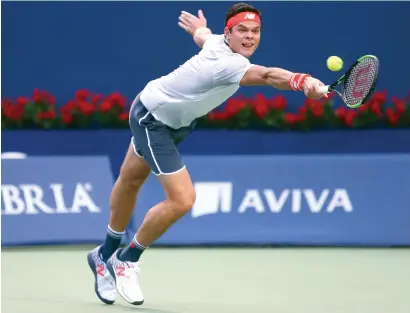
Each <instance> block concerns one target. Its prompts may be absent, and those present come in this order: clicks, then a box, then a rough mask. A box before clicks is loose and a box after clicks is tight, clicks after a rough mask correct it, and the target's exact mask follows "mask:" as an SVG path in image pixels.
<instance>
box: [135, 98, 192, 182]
mask: <svg viewBox="0 0 410 313" xmlns="http://www.w3.org/2000/svg"><path fill="white" fill-rule="evenodd" d="M129 122H130V128H131V131H132V134H133V137H132V139H131V141H132V144H133V146H134V151H135V153H136V154H137V155H138V156H139V157H141V158H144V159H145V160H146V161H147V163H148V165H149V166H150V168H151V171H152V172H153V173H154V174H155V175H170V174H174V173H177V172H179V171H181V170H182V169H184V168H185V165H184V163H183V161H182V159H181V156H180V154H179V151H178V148H177V146H178V144H180V143H181V142H182V141H183V140H184V139H185V138H186V137H187V136H188V135H189V133H190V132H191V131H192V130H193V129H194V127H195V125H196V121H194V122H192V123H191V125H189V126H188V127H183V128H179V129H173V128H171V127H169V126H167V125H165V124H163V123H162V122H160V121H157V120H156V119H155V118H154V117H153V116H152V114H151V113H150V112H148V110H147V109H146V108H145V106H144V105H143V103H142V102H141V101H140V99H139V96H137V97H136V98H135V100H134V102H133V103H132V106H131V109H130V121H129Z"/></svg>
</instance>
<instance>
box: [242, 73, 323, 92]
mask: <svg viewBox="0 0 410 313" xmlns="http://www.w3.org/2000/svg"><path fill="white" fill-rule="evenodd" d="M240 85H241V86H272V87H274V88H276V89H280V90H299V91H304V93H305V94H306V96H307V97H309V98H312V99H320V98H323V97H327V95H326V94H325V93H323V92H321V91H320V88H319V87H320V86H324V84H323V83H322V82H321V81H320V80H318V79H316V78H313V77H311V76H310V75H309V74H302V73H293V72H290V71H288V70H285V69H282V68H278V67H264V66H259V65H255V66H252V67H251V68H250V69H248V71H247V72H246V73H245V75H244V76H243V78H242V80H241V82H240Z"/></svg>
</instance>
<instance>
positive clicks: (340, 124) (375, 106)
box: [1, 89, 410, 130]
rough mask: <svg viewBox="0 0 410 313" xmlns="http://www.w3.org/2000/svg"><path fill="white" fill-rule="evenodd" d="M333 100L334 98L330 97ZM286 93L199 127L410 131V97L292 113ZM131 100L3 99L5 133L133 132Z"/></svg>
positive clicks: (251, 101) (221, 112) (236, 101)
mask: <svg viewBox="0 0 410 313" xmlns="http://www.w3.org/2000/svg"><path fill="white" fill-rule="evenodd" d="M330 96H331V95H330ZM287 108H288V101H287V100H286V98H284V97H283V96H281V95H278V96H275V97H273V98H266V97H265V96H263V95H262V94H258V95H256V96H255V97H254V98H245V97H238V98H231V99H229V100H228V101H227V103H226V104H225V105H224V106H223V108H220V109H216V110H215V111H213V112H210V113H209V114H208V115H206V116H204V117H202V118H200V119H199V121H198V126H197V128H214V129H215V128H219V129H245V128H247V129H268V130H269V129H271V130H311V129H328V128H381V127H383V128H386V127H410V98H407V99H399V98H397V97H394V96H393V97H391V98H388V97H387V92H376V93H374V95H373V97H372V98H371V99H370V100H369V101H368V102H367V103H366V104H364V105H363V106H362V107H360V108H358V109H349V108H347V107H344V106H338V107H335V106H334V105H333V100H332V97H329V99H324V100H321V101H315V100H310V99H306V100H305V102H304V103H303V104H302V105H301V106H300V107H299V108H298V110H297V112H290V111H287ZM128 109H129V106H128V105H127V99H126V98H125V97H124V96H123V95H121V94H119V93H117V92H113V93H111V94H109V95H108V96H104V95H101V94H93V93H91V92H90V91H88V90H84V89H83V90H78V91H77V92H76V93H75V96H74V98H73V99H72V100H70V101H68V102H67V103H66V104H64V105H63V106H61V107H60V108H59V109H58V108H57V107H56V106H55V98H54V96H53V95H51V94H50V93H48V92H46V91H41V90H38V89H35V90H34V92H33V95H32V97H31V99H29V98H26V97H18V98H17V99H2V102H1V118H2V129H64V128H77V129H78V128H81V129H84V128H94V129H95V128H128Z"/></svg>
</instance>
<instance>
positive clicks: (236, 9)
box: [225, 2, 262, 25]
mask: <svg viewBox="0 0 410 313" xmlns="http://www.w3.org/2000/svg"><path fill="white" fill-rule="evenodd" d="M241 12H253V13H255V14H257V15H258V16H259V17H261V15H262V12H261V11H259V10H258V9H257V8H255V7H253V6H251V5H250V4H247V3H244V2H241V3H236V4H234V5H233V6H232V7H231V8H230V9H229V10H228V13H226V18H225V25H226V24H227V23H228V20H229V19H230V18H231V17H232V16H235V15H236V14H238V13H241Z"/></svg>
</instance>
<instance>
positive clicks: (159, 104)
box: [140, 35, 253, 129]
mask: <svg viewBox="0 0 410 313" xmlns="http://www.w3.org/2000/svg"><path fill="white" fill-rule="evenodd" d="M251 66H253V65H252V64H251V63H250V62H249V60H248V59H247V58H245V57H244V56H242V55H240V54H238V53H234V52H232V50H231V49H230V48H229V47H228V46H227V45H226V44H225V42H224V35H211V36H210V37H209V38H208V39H207V40H206V41H205V43H204V45H203V47H202V50H201V51H200V52H199V53H198V54H197V55H195V56H193V57H192V58H191V59H189V60H188V61H186V62H185V63H184V64H183V65H181V66H180V67H179V68H177V69H176V70H174V71H173V72H171V73H170V74H168V75H166V76H162V77H161V78H158V79H155V80H153V81H150V82H149V83H148V84H147V85H146V86H145V88H144V90H143V91H142V92H141V94H140V99H141V101H142V103H143V104H144V105H145V106H146V108H147V110H148V111H149V112H151V114H152V115H153V116H154V117H155V119H157V120H159V121H161V122H162V123H164V124H165V125H168V126H169V127H172V128H174V129H178V128H180V127H185V126H188V125H189V124H190V123H191V122H192V121H194V120H195V119H197V118H199V117H201V116H203V115H206V114H207V113H209V112H210V111H212V110H213V109H214V108H216V107H217V106H219V105H221V104H222V103H223V102H225V101H226V100H227V99H228V98H229V97H231V96H232V95H233V94H234V93H235V92H236V91H237V90H238V89H239V83H240V81H241V79H242V77H243V76H244V75H245V73H246V71H247V70H248V69H249V68H250V67H251Z"/></svg>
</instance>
